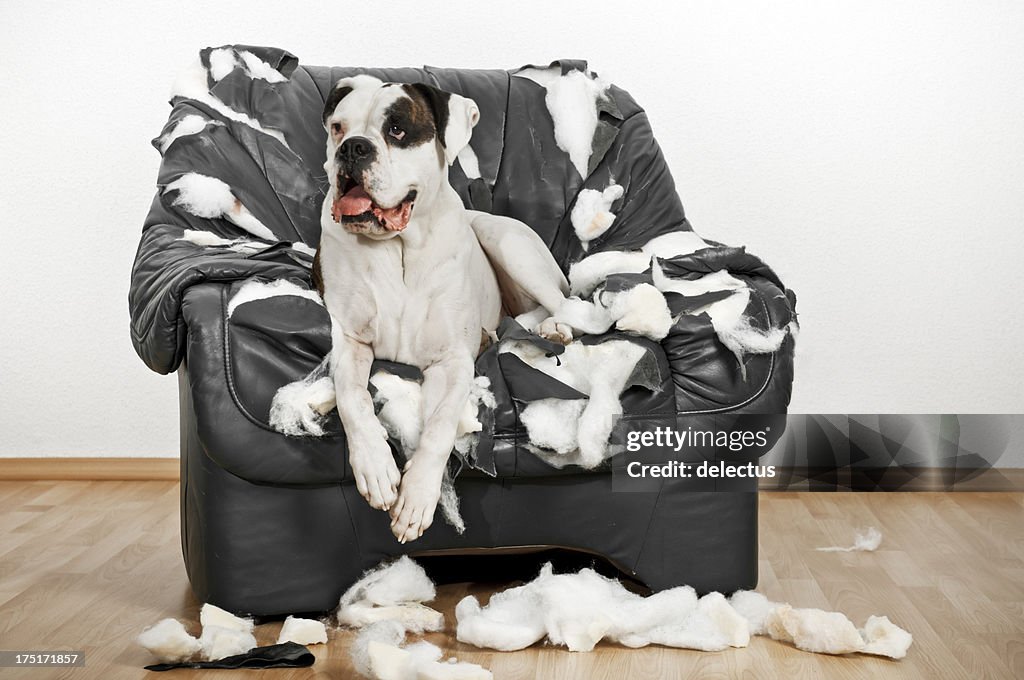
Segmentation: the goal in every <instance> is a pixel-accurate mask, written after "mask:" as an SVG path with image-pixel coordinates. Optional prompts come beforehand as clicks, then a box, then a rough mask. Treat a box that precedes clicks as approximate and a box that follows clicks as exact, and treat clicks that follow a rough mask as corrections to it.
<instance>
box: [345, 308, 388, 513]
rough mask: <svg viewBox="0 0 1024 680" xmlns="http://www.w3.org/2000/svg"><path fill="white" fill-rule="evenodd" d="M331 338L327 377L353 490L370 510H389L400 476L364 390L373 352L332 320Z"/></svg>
mask: <svg viewBox="0 0 1024 680" xmlns="http://www.w3.org/2000/svg"><path fill="white" fill-rule="evenodd" d="M331 337H332V339H333V344H334V346H333V348H332V350H331V375H332V377H333V378H334V389H335V393H336V398H337V402H338V415H339V416H341V424H342V425H343V426H344V428H345V438H346V440H347V443H348V460H349V464H350V465H351V466H352V473H353V475H354V476H355V481H356V489H358V490H359V495H361V496H362V497H363V498H365V499H366V502H367V503H369V504H370V507H373V508H376V509H378V510H389V509H390V508H391V506H392V505H393V504H394V502H395V499H396V498H397V496H398V492H397V489H398V482H399V480H400V479H401V476H400V474H399V472H398V466H397V465H395V459H394V456H392V454H391V447H390V446H389V445H388V435H387V432H386V431H385V430H384V427H383V426H382V425H381V424H380V421H379V420H378V419H377V416H376V414H375V413H374V410H373V399H372V398H371V397H370V392H369V390H368V389H367V383H368V382H369V379H370V366H371V364H372V363H373V348H372V347H370V346H369V345H367V344H365V343H363V342H360V341H358V340H356V339H355V338H352V337H350V336H348V335H346V334H345V332H344V330H343V329H342V327H341V325H340V324H339V323H338V322H337V321H336V320H334V318H333V317H332V318H331Z"/></svg>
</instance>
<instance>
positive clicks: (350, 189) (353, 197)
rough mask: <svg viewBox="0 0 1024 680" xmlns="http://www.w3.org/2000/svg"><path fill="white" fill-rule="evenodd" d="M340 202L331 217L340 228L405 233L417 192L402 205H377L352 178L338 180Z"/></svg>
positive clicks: (401, 203) (337, 200)
mask: <svg viewBox="0 0 1024 680" xmlns="http://www.w3.org/2000/svg"><path fill="white" fill-rule="evenodd" d="M338 186H339V187H340V190H339V191H338V194H337V198H335V199H334V203H333V204H332V205H331V216H332V217H333V218H334V221H335V222H338V223H340V224H343V225H344V224H353V225H354V224H365V223H371V224H372V223H374V222H375V223H376V225H373V226H377V227H380V228H381V229H384V230H386V231H402V230H404V229H405V228H406V227H407V226H409V216H410V215H411V214H412V206H413V202H414V201H415V200H416V190H415V189H414V190H412V191H410V192H409V193H408V195H406V197H405V198H404V199H402V201H401V202H400V203H399V204H398V205H396V206H394V207H391V208H384V207H381V206H379V205H377V204H376V203H375V202H374V201H373V199H372V198H370V195H369V194H367V193H366V190H365V189H363V187H362V186H361V185H360V184H359V183H358V182H356V181H355V180H354V179H352V178H351V177H339V178H338Z"/></svg>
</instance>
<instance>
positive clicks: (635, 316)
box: [602, 283, 674, 340]
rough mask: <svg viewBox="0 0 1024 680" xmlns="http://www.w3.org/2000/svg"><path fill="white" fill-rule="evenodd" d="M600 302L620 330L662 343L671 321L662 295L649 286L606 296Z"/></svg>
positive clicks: (636, 287) (642, 284)
mask: <svg viewBox="0 0 1024 680" xmlns="http://www.w3.org/2000/svg"><path fill="white" fill-rule="evenodd" d="M602 302H603V303H608V313H609V315H610V316H611V318H612V319H613V320H614V321H615V327H616V328H618V329H619V330H620V331H624V332H626V333H633V334H635V335H642V336H643V337H645V338H650V339H651V340H661V339H663V338H664V337H665V336H667V335H668V332H669V331H670V330H671V329H672V324H673V323H674V321H673V320H672V313H671V312H670V311H669V309H668V303H667V302H665V296H664V295H663V294H662V292H661V291H660V290H658V289H657V288H655V287H654V286H652V285H651V284H649V283H641V284H639V285H636V286H633V287H632V288H630V289H629V290H625V291H622V292H621V293H605V294H604V295H603V296H602Z"/></svg>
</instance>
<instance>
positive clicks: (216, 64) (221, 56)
mask: <svg viewBox="0 0 1024 680" xmlns="http://www.w3.org/2000/svg"><path fill="white" fill-rule="evenodd" d="M209 61H210V77H211V78H213V80H214V82H220V81H221V80H224V78H226V77H227V76H228V75H229V74H230V73H231V72H232V71H234V70H235V66H237V65H238V60H237V59H235V52H234V50H232V49H230V48H227V47H220V48H218V49H215V50H212V51H211V52H210V56H209Z"/></svg>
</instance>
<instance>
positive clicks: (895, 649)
mask: <svg viewBox="0 0 1024 680" xmlns="http://www.w3.org/2000/svg"><path fill="white" fill-rule="evenodd" d="M729 602H730V604H731V605H732V607H733V609H735V610H736V612H737V613H739V614H740V616H742V617H743V618H744V619H746V621H747V623H748V625H749V627H750V634H751V635H767V636H769V637H771V638H772V639H774V640H779V641H781V642H790V643H793V645H794V646H795V647H797V648H798V649H802V650H804V651H807V652H815V653H819V654H850V653H853V652H859V653H861V654H874V655H876V656H887V657H889V658H892V659H902V658H903V657H904V656H906V654H907V650H908V649H909V648H910V645H911V643H912V642H913V640H914V638H913V636H912V635H911V634H910V633H908V632H907V631H905V630H903V629H902V628H900V627H899V626H897V625H895V624H893V623H892V622H891V621H890V620H889V619H888V617H885V616H871V617H868V620H867V623H865V625H864V628H863V629H862V630H858V629H857V628H856V627H855V626H854V625H853V623H852V622H850V620H849V619H848V618H847V617H846V616H844V615H843V614H841V613H839V612H826V611H824V610H821V609H795V608H793V607H792V606H790V605H788V604H782V603H779V602H771V601H770V600H768V598H766V597H765V596H764V595H761V594H760V593H755V592H753V591H739V592H736V593H734V594H733V595H732V597H730V598H729Z"/></svg>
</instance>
